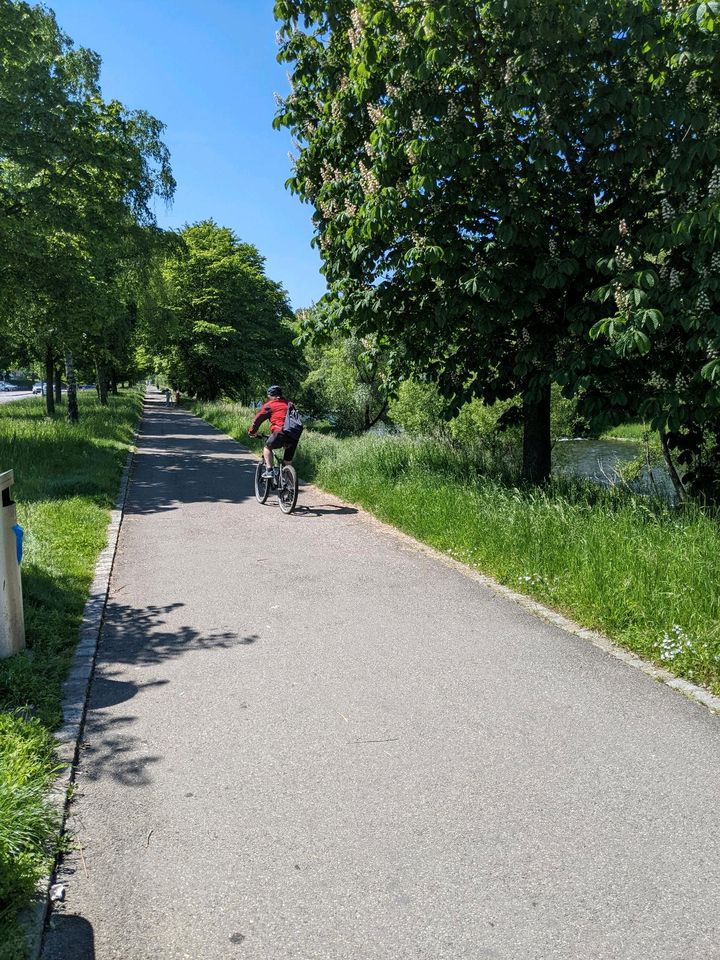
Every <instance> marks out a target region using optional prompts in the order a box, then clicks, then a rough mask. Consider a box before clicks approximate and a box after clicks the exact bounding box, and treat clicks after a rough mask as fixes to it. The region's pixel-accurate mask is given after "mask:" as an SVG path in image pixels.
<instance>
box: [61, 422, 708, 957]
mask: <svg viewBox="0 0 720 960" xmlns="http://www.w3.org/2000/svg"><path fill="white" fill-rule="evenodd" d="M254 467H255V460H254V458H252V457H251V456H250V455H249V454H247V453H243V452H242V450H241V448H240V446H239V445H238V444H236V443H234V442H233V441H231V440H229V439H228V438H227V437H225V436H224V435H222V434H220V433H218V432H217V431H215V430H214V429H213V428H211V427H209V426H208V425H207V424H205V423H203V422H202V421H200V420H197V419H195V418H193V417H191V416H190V415H188V414H187V413H185V412H183V411H176V410H166V409H165V408H164V407H161V406H160V405H159V404H158V403H154V404H151V405H149V407H148V410H147V416H146V419H145V421H144V426H143V432H142V437H141V441H140V445H139V452H138V456H137V459H136V464H135V468H134V473H133V481H132V485H131V489H130V497H129V503H128V507H127V513H126V516H125V520H124V522H123V526H122V530H121V534H120V544H119V550H118V555H117V558H116V563H115V568H114V572H113V578H112V584H111V595H110V600H109V607H108V613H107V622H106V627H105V633H104V640H103V642H102V645H101V648H100V653H99V663H98V669H97V674H96V678H95V681H94V685H93V690H92V698H91V703H90V709H89V715H88V722H87V727H86V731H85V737H84V743H83V747H82V751H81V758H80V764H79V769H78V774H77V782H78V794H77V796H76V799H75V801H74V802H73V804H72V807H71V815H70V818H69V827H70V830H71V832H72V834H73V836H74V842H75V844H76V849H75V850H73V851H71V853H70V854H69V855H68V857H67V858H66V860H65V863H64V864H63V866H62V868H61V871H60V875H59V880H60V881H61V882H62V883H64V884H65V886H66V899H65V902H64V903H63V904H61V905H59V906H58V907H56V909H55V910H54V912H53V915H52V918H51V921H50V925H49V928H48V931H47V935H46V942H45V948H44V953H43V957H44V960H91V958H97V960H180V958H182V960H187V958H192V960H226V958H227V960H234V958H239V960H245V958H247V960H291V958H292V960H411V958H412V960H416V958H428V960H460V958H468V960H485V958H492V960H551V958H558V960H571V958H572V960H611V958H619V960H656V958H657V960H660V958H662V960H691V958H692V960H697V958H705V960H714V958H720V893H719V891H720V817H718V795H719V794H718V787H719V786H720V737H719V734H720V720H719V719H718V718H717V717H715V716H713V715H712V714H710V713H709V712H708V711H707V710H705V709H704V708H702V707H699V706H697V705H696V704H693V703H691V702H690V701H688V700H686V699H685V698H683V697H682V696H681V695H679V694H677V693H676V692H674V691H672V690H670V689H668V688H667V687H665V686H663V685H661V684H658V683H656V682H654V681H653V680H651V679H650V678H649V677H647V676H646V675H644V674H643V673H641V672H639V671H636V670H632V669H630V668H628V667H627V666H626V665H625V664H623V663H621V662H620V661H618V660H616V659H614V658H613V657H611V656H609V655H607V654H606V653H604V652H603V651H601V650H599V649H597V648H596V647H594V646H591V645H589V644H588V643H586V642H584V641H582V640H581V639H579V638H577V637H575V636H573V635H571V634H568V633H565V632H563V631H562V630H560V629H558V628H556V627H554V626H552V625H550V624H548V623H545V622H543V621H540V620H538V619H536V618H534V617H533V616H532V615H531V614H530V613H529V612H527V611H525V610H523V609H522V608H520V607H518V606H516V605H515V604H513V603H512V602H511V601H508V600H507V599H505V598H501V597H499V596H497V595H496V594H494V593H492V592H491V591H489V590H486V589H484V588H483V587H481V586H480V585H478V583H477V582H476V581H474V580H473V579H471V578H469V577H466V576H465V575H463V573H462V572H460V571H458V570H457V569H454V568H453V567H450V566H447V565H445V564H444V563H442V562H441V561H439V560H437V559H436V558H434V557H432V556H429V555H427V554H426V553H423V552H422V551H420V550H417V549H415V548H413V547H412V546H410V545H408V543H407V542H406V541H404V540H403V539H401V538H398V537H396V536H395V535H394V534H393V533H391V532H389V531H387V530H386V529H384V528H382V527H380V526H379V525H378V524H376V523H374V522H373V521H371V520H369V519H368V518H367V517H366V516H365V515H363V514H362V513H360V512H358V511H356V510H355V509H354V508H353V507H351V506H348V505H345V504H342V503H340V502H338V501H336V500H335V499H333V498H331V497H328V496H327V495H325V494H323V493H321V492H319V491H317V490H314V489H312V488H308V487H305V488H303V489H301V491H300V501H299V505H300V508H299V510H298V512H297V513H296V514H294V515H293V516H290V517H286V516H284V515H283V514H281V512H280V510H279V509H278V508H277V506H276V505H275V504H274V503H273V502H272V501H268V503H267V504H266V505H265V506H260V505H259V504H257V503H256V501H255V500H254V498H253V474H254ZM710 587H711V585H709V588H710ZM712 587H713V588H714V585H712ZM658 600H659V602H660V598H658Z"/></svg>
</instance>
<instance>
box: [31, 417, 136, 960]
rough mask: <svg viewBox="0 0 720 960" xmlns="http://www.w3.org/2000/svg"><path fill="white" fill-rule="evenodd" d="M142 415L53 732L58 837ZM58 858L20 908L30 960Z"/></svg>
mask: <svg viewBox="0 0 720 960" xmlns="http://www.w3.org/2000/svg"><path fill="white" fill-rule="evenodd" d="M143 406H144V401H143ZM142 417H143V414H141V416H140V420H139V421H138V425H137V427H136V429H135V432H134V434H133V437H132V440H131V441H130V449H129V450H128V455H127V459H126V460H125V466H124V467H123V470H122V473H121V475H120V484H119V490H118V495H117V497H116V499H115V505H114V507H113V508H112V510H111V511H110V520H109V522H108V525H107V543H106V545H105V547H104V548H103V549H102V550H101V552H100V554H99V556H98V558H97V561H96V563H95V571H94V575H93V581H92V583H91V585H90V591H89V593H88V598H87V601H86V602H85V606H84V608H83V615H82V620H81V622H80V629H79V631H78V643H77V646H76V648H75V653H74V655H73V659H72V662H71V664H70V669H69V670H68V673H67V677H66V678H65V682H64V683H63V687H62V689H63V701H62V717H63V719H62V724H61V725H60V727H59V728H58V729H57V730H56V731H55V734H54V740H55V755H56V758H57V760H58V763H59V764H60V765H61V767H62V769H61V772H60V773H59V774H58V776H57V777H56V779H55V782H54V783H53V785H52V787H51V790H50V795H49V800H50V803H51V804H52V806H53V807H54V808H55V810H56V812H57V817H58V835H59V836H60V837H62V836H63V834H64V832H65V820H66V816H67V808H68V803H69V800H70V788H71V786H72V784H73V783H74V782H75V770H76V766H77V760H78V751H79V747H80V738H81V737H82V732H83V728H84V726H85V715H86V713H87V704H88V698H89V695H90V687H91V684H92V679H93V675H94V673H95V661H96V658H97V651H98V646H99V644H100V636H101V634H102V627H103V621H104V618H105V607H106V605H107V599H108V594H109V591H110V577H111V575H112V569H113V564H114V562H115V554H116V553H117V546H118V540H119V538H120V528H121V526H122V522H123V518H124V516H125V504H126V502H127V495H128V491H129V489H130V480H131V478H132V468H133V464H134V460H135V454H136V452H137V440H138V436H139V432H140V422H141V421H142ZM58 858H59V854H56V856H55V861H54V863H53V868H52V871H51V873H50V874H49V875H48V876H46V877H44V878H43V879H42V880H41V881H40V883H39V884H38V888H37V894H36V898H35V900H34V901H33V902H32V903H31V904H30V906H28V907H26V908H25V909H24V910H22V911H21V912H20V923H21V925H22V927H23V929H24V932H25V938H26V942H27V946H26V949H27V958H28V960H39V958H40V951H41V950H42V944H43V937H44V932H45V924H46V921H47V917H48V913H49V909H50V889H51V887H52V884H53V878H54V876H55V870H56V868H57V863H58Z"/></svg>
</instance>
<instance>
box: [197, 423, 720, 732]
mask: <svg viewBox="0 0 720 960" xmlns="http://www.w3.org/2000/svg"><path fill="white" fill-rule="evenodd" d="M186 412H187V413H190V414H191V416H193V417H197V419H198V420H202V421H203V422H204V423H207V424H208V426H210V427H212V428H213V430H216V431H217V432H218V433H220V434H222V435H223V436H225V437H228V439H230V440H235V443H237V444H238V446H239V447H240V448H241V450H244V451H245V452H246V453H249V454H250V455H251V456H253V457H255V458H256V459H258V460H259V459H260V458H259V457H258V456H257V454H256V453H255V451H254V450H251V449H250V448H249V447H246V446H244V445H243V443H242V442H241V441H240V440H237V439H236V438H235V437H231V436H230V434H227V433H224V431H222V430H220V429H219V428H218V427H216V426H215V425H214V424H212V423H210V421H209V420H205V418H204V417H200V416H198V414H196V413H193V412H192V411H191V410H187V411H186ZM298 480H299V482H301V483H303V484H304V485H305V486H306V487H311V488H312V489H313V490H317V491H318V492H319V493H322V494H323V496H330V497H334V498H335V499H336V500H337V501H338V502H339V503H342V504H346V505H347V506H352V507H354V508H355V509H356V510H357V511H358V513H359V514H360V515H361V516H362V517H363V519H364V521H365V522H366V523H370V524H373V525H375V526H377V527H379V528H380V529H381V530H383V531H385V533H387V534H389V535H390V536H392V537H394V538H395V539H397V540H400V541H401V542H403V543H404V544H405V545H406V546H407V547H408V548H409V549H412V550H414V551H416V552H417V551H419V552H420V553H424V554H426V555H427V556H431V557H434V558H435V559H436V560H439V561H440V562H441V563H444V564H445V565H446V566H448V567H452V568H453V569H454V570H457V571H458V572H459V573H461V574H462V575H463V576H465V577H469V578H470V579H471V580H475V581H476V582H477V583H479V584H481V585H482V586H483V587H485V588H486V589H488V590H491V591H492V592H493V593H495V594H497V595H498V596H501V597H505V599H507V600H510V601H512V602H513V603H516V604H517V605H518V606H520V607H523V608H524V609H525V610H527V611H529V612H530V613H532V614H534V615H535V616H536V617H538V618H539V619H540V620H544V621H545V622H546V623H551V624H553V626H556V627H559V628H560V629H561V630H562V631H563V632H565V633H569V634H571V635H573V636H575V637H577V638H578V639H580V640H583V641H585V642H586V643H591V644H592V645H593V646H594V647H597V648H598V649H599V650H602V651H603V652H604V653H605V654H607V655H608V656H611V657H614V658H615V659H616V660H620V661H622V662H623V663H624V664H625V665H626V666H628V667H631V668H632V669H633V670H638V671H639V672H640V673H644V674H645V675H646V676H648V677H650V678H651V679H652V680H655V681H657V682H658V683H662V684H664V685H665V686H667V687H670V688H671V689H672V690H675V691H676V692H677V693H681V694H683V696H685V697H686V698H687V699H688V700H691V701H692V702H693V703H695V704H697V705H698V706H700V707H704V708H705V709H706V710H708V711H709V712H710V713H711V714H713V715H714V716H719V717H720V696H716V695H715V694H714V693H712V692H711V691H710V690H708V689H707V688H706V687H701V686H700V685H699V684H696V683H692V682H691V681H690V680H684V679H683V678H682V677H678V676H676V675H675V674H674V673H671V672H670V671H669V670H666V669H665V668H664V667H660V666H658V665H657V664H655V663H653V662H652V661H650V660H645V659H644V658H643V657H641V656H640V655H639V654H637V653H633V652H632V651H631V650H627V649H626V648H625V647H622V646H620V644H618V643H616V642H615V641H614V640H612V639H611V638H610V637H608V636H606V635H605V634H604V633H601V632H600V631H599V630H593V629H591V628H590V627H583V626H582V624H579V623H577V622H576V621H574V620H572V619H571V618H570V617H566V616H565V615H564V614H562V613H559V612H558V611H557V610H553V609H552V608H551V607H547V606H545V604H543V603H540V601H539V600H534V599H533V598H532V597H529V596H527V594H524V593H518V592H517V591H516V590H513V589H512V588H511V587H506V586H505V585H504V584H502V583H500V582H499V581H498V580H495V579H493V577H490V576H488V575H487V574H485V573H481V572H480V571H479V570H476V569H475V568H474V567H471V566H469V565H468V564H465V563H462V562H461V561H460V560H455V559H454V558H453V557H451V556H448V554H446V553H443V552H442V550H438V549H437V548H436V547H432V546H430V545H429V544H427V543H423V542H422V541H421V540H417V539H416V538H415V537H412V536H410V534H409V533H405V531H404V530H400V528H399V527H395V526H393V525H392V524H391V523H387V522H386V521H384V520H380V518H379V517H376V516H375V514H373V513H370V511H369V510H366V509H365V507H363V506H361V505H360V504H359V503H351V502H350V501H349V500H343V498H342V497H339V496H338V495H337V494H336V493H332V492H331V491H329V490H324V489H323V488H322V487H319V486H317V484H314V483H309V482H307V481H304V480H302V478H301V477H298Z"/></svg>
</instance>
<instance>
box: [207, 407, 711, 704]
mask: <svg viewBox="0 0 720 960" xmlns="http://www.w3.org/2000/svg"><path fill="white" fill-rule="evenodd" d="M195 410H196V412H197V413H198V414H199V415H200V416H203V417H205V418H206V419H207V420H209V421H210V422H211V423H213V424H214V425H215V426H217V427H218V428H219V429H221V430H223V431H224V432H225V433H228V434H230V435H231V436H235V437H236V438H238V439H241V440H243V442H245V443H247V442H248V437H247V435H246V433H245V430H246V428H247V424H248V423H249V422H250V419H251V415H252V411H249V410H246V409H242V408H239V407H237V406H234V405H231V404H197V405H196V407H195ZM297 466H298V471H299V473H300V475H301V476H302V477H303V478H305V479H306V480H311V481H313V482H314V483H317V484H318V485H319V486H321V487H322V488H323V489H325V490H328V491H330V492H332V493H335V494H337V495H338V496H341V497H343V498H344V499H346V500H349V501H351V502H353V503H358V504H360V505H362V506H363V507H365V508H366V509H367V510H369V511H371V512H372V513H374V514H375V515H376V516H378V517H380V518H381V519H383V520H385V521H387V522H389V523H391V524H393V525H395V526H396V527H399V528H400V529H401V530H404V531H405V532H407V533H409V534H411V535H412V536H414V537H416V538H417V539H418V540H421V541H423V542H424V543H428V544H430V545H432V546H434V547H437V548H438V549H440V550H442V551H444V552H445V553H447V554H450V555H451V556H453V557H456V558H457V559H459V560H461V561H463V562H464V563H467V564H469V565H470V566H472V567H475V568H476V569H478V570H481V571H483V572H484V573H487V574H490V575H491V576H493V577H495V578H496V579H497V580H499V581H500V582H501V583H504V584H506V585H508V586H510V587H512V588H513V589H515V590H517V591H519V592H522V593H525V594H528V595H530V596H533V597H535V598H536V599H538V600H540V601H542V602H544V603H546V604H548V605H549V606H552V607H554V608H555V609H557V610H561V611H562V612H564V613H566V614H567V615H569V616H571V617H572V618H573V619H575V620H577V621H579V622H580V623H583V624H584V625H586V626H588V627H592V628H595V629H599V630H602V631H603V632H605V633H606V634H608V635H609V636H611V637H612V638H613V639H614V640H616V641H617V642H618V643H620V644H622V645H623V646H625V647H627V648H629V649H631V650H634V651H635V652H637V653H639V654H640V655H642V656H643V657H645V658H647V659H648V660H652V661H655V662H657V663H659V664H661V665H662V666H665V667H667V668H668V669H670V670H672V671H673V672H674V673H676V674H677V675H679V676H682V677H685V678H687V679H689V680H692V681H693V682H695V683H700V684H703V685H705V686H707V687H709V688H710V689H711V690H713V691H714V692H715V693H719V694H720V594H719V593H718V591H717V590H716V589H715V585H716V584H717V583H718V581H719V580H720V524H719V523H718V521H717V519H716V518H715V517H713V516H711V515H710V514H708V513H706V512H703V511H702V510H700V509H699V508H696V507H685V508H682V509H677V508H673V507H670V506H667V505H665V504H663V503H661V502H660V501H657V500H654V499H650V498H647V497H640V496H632V495H631V494H629V493H627V492H625V491H620V490H611V489H606V488H602V487H599V486H595V485H590V484H583V483H579V482H575V481H567V480H565V481H555V482H554V483H553V484H552V485H551V486H549V487H548V488H547V489H546V490H542V491H539V490H536V489H531V488H522V487H518V486H516V485H513V484H511V483H507V482H499V481H498V480H495V479H493V478H492V477H490V476H482V475H480V474H479V472H478V470H479V468H480V469H483V470H487V468H488V461H487V459H486V458H484V457H483V456H482V453H481V452H480V451H474V450H467V449H465V450H460V451H458V450H454V449H452V448H450V447H449V446H448V445H446V444H444V443H442V442H439V441H431V440H424V441H413V440H408V439H404V438H401V437H373V436H364V437H358V438H351V439H342V440H340V439H338V438H336V437H332V436H324V435H320V434H315V433H313V432H311V431H306V433H305V434H304V435H303V438H302V441H301V443H300V448H299V451H298V456H297Z"/></svg>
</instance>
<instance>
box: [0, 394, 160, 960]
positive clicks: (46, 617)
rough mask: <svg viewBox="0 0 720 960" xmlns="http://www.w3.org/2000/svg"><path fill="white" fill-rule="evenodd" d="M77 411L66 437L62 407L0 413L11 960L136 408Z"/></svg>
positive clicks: (6, 905) (136, 399) (130, 400)
mask: <svg viewBox="0 0 720 960" xmlns="http://www.w3.org/2000/svg"><path fill="white" fill-rule="evenodd" d="M79 400H80V415H81V420H80V423H79V424H78V425H75V426H71V425H70V424H68V423H67V422H66V420H65V419H64V418H63V415H62V414H63V410H62V407H61V408H60V411H59V414H58V416H57V417H56V418H54V419H49V418H47V417H46V416H45V413H44V409H43V401H42V399H41V398H37V399H29V400H23V401H16V402H13V403H8V404H3V405H2V406H0V471H3V470H7V469H13V470H14V474H15V486H14V488H13V497H14V499H15V500H16V502H17V505H18V520H19V522H20V524H21V525H22V526H23V528H24V530H25V552H24V557H23V564H22V580H23V596H24V607H25V627H26V637H27V649H26V650H24V651H23V652H21V653H19V654H17V655H16V656H14V657H10V658H9V659H7V660H3V661H0V958H4V957H5V956H7V957H13V960H17V958H18V957H20V956H22V953H21V952H20V948H19V947H18V944H19V943H20V941H21V939H22V937H21V934H20V933H19V931H18V928H17V925H16V922H15V919H14V917H15V911H16V909H17V908H18V907H19V906H21V905H22V903H23V902H25V901H26V900H27V897H28V896H29V894H30V893H31V892H32V889H33V888H34V885H35V883H36V882H37V880H38V878H39V877H40V876H41V875H42V874H43V872H44V871H45V870H46V869H47V865H48V862H49V860H48V858H49V857H51V855H52V852H53V844H54V842H55V840H56V833H55V822H54V819H53V815H52V812H51V810H50V808H49V807H48V806H47V804H46V802H45V796H46V793H47V788H48V785H49V783H50V781H51V780H52V777H53V775H54V770H55V763H54V760H53V757H52V749H51V737H50V733H49V731H50V730H51V729H52V728H53V727H54V726H56V725H57V724H58V723H59V722H60V719H61V685H62V682H63V680H64V678H65V675H66V673H67V669H68V666H69V663H70V660H71V658H72V654H73V651H74V649H75V645H76V642H77V636H78V627H79V624H80V620H81V617H82V612H83V607H84V605H85V601H86V599H87V595H88V589H89V586H90V583H91V581H92V577H93V571H94V566H95V561H96V559H97V555H98V553H99V552H100V550H101V549H102V548H103V546H104V545H105V536H106V528H107V522H108V511H109V509H110V508H111V507H112V506H113V504H114V500H115V497H116V495H117V488H118V482H119V478H120V474H121V471H122V467H123V465H124V463H125V460H126V457H127V450H128V447H129V444H130V442H131V440H132V436H133V431H134V428H135V425H136V424H137V421H138V417H139V414H140V409H141V403H142V399H141V394H140V393H139V392H137V391H130V392H128V393H125V394H122V395H121V396H119V397H113V398H112V399H111V403H110V405H109V406H108V407H101V406H100V405H99V403H98V401H97V399H96V397H95V395H94V394H86V393H82V394H80V396H79ZM9 944H10V945H11V946H8V945H9ZM8 950H9V951H10V952H9V953H8V952H7V951H8Z"/></svg>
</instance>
